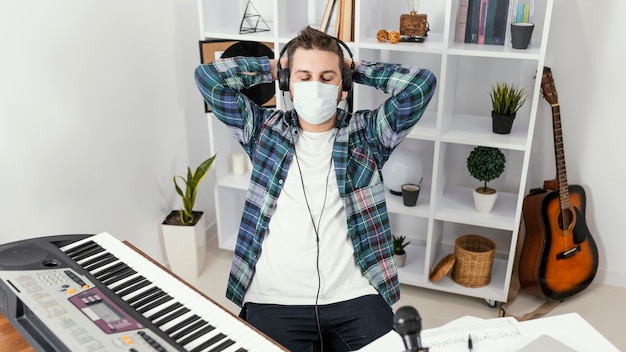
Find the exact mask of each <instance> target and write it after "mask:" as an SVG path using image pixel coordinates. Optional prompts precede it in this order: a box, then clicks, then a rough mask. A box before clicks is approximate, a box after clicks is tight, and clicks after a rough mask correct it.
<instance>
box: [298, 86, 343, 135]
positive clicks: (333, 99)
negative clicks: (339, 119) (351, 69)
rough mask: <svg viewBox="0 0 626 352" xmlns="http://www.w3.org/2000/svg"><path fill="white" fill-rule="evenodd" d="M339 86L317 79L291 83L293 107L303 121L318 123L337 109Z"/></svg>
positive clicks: (322, 121)
mask: <svg viewBox="0 0 626 352" xmlns="http://www.w3.org/2000/svg"><path fill="white" fill-rule="evenodd" d="M338 88H339V86H334V85H332V84H325V83H321V82H317V81H309V82H295V83H293V95H294V99H293V107H294V108H295V109H296V112H297V113H298V115H299V116H300V117H301V118H303V119H304V121H306V122H308V123H310V124H311V125H319V124H321V123H324V122H326V121H328V119H329V118H330V117H331V116H333V114H334V113H335V112H336V111H337V96H338V93H339V92H338V91H337V89H338Z"/></svg>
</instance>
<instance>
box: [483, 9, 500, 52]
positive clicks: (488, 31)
mask: <svg viewBox="0 0 626 352" xmlns="http://www.w3.org/2000/svg"><path fill="white" fill-rule="evenodd" d="M497 11H498V0H489V6H488V7H487V24H486V28H485V44H493V30H494V26H495V21H496V12H497Z"/></svg>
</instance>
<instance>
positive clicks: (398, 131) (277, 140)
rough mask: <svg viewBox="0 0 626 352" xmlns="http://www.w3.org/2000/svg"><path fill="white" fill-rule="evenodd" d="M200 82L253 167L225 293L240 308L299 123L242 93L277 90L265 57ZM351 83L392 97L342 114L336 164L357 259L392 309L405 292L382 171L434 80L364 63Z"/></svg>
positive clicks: (225, 65) (202, 72) (228, 65)
mask: <svg viewBox="0 0 626 352" xmlns="http://www.w3.org/2000/svg"><path fill="white" fill-rule="evenodd" d="M250 73H254V74H250ZM195 79H196V84H197V85H198V88H199V89H200V92H201V93H202V95H203V96H204V99H205V100H206V102H207V104H208V105H209V106H210V107H211V110H212V111H213V113H214V114H215V116H217V118H218V119H219V120H221V121H222V122H223V123H224V124H225V125H226V126H227V127H228V128H229V130H230V131H231V133H232V134H233V135H234V137H235V138H236V139H237V141H238V142H239V143H240V144H241V145H242V146H243V148H244V150H245V151H246V152H247V153H248V155H250V157H251V160H252V164H253V165H254V168H253V170H252V175H251V179H250V185H249V188H248V192H247V196H246V202H245V206H244V210H243V215H242V219H241V225H240V228H239V234H238V237H237V244H236V246H235V253H234V256H233V263H232V268H231V272H230V276H229V280H228V287H227V289H226V297H227V298H229V299H230V300H232V301H233V302H234V303H236V304H237V305H239V306H241V305H242V304H243V300H244V296H245V293H246V290H247V288H248V287H249V285H250V282H251V281H252V277H253V275H254V271H255V266H256V263H257V260H258V259H259V256H260V255H261V243H262V242H263V239H264V237H265V235H266V234H267V231H268V224H269V222H270V219H271V217H272V214H273V212H274V210H275V209H276V202H277V200H278V197H279V196H280V193H281V190H282V188H283V184H284V181H285V179H286V177H287V171H288V169H289V166H290V165H291V161H292V158H293V154H294V148H295V143H296V140H297V138H298V125H297V116H296V113H295V111H294V110H290V111H287V112H283V111H280V110H279V111H276V110H273V109H267V108H262V107H259V106H258V105H256V104H255V103H253V102H252V101H251V100H249V99H248V98H247V97H246V96H245V95H243V94H241V93H240V90H242V89H245V88H249V87H251V86H253V85H256V84H260V83H272V82H273V81H272V75H271V72H270V62H269V60H268V59H267V58H266V57H263V58H243V57H235V58H228V59H221V60H217V61H214V62H212V63H210V64H204V65H201V66H199V67H198V68H197V69H196V71H195ZM354 82H356V83H359V84H364V85H367V86H371V87H374V88H376V89H380V90H382V91H384V92H386V93H388V94H389V95H390V97H389V98H388V99H387V100H386V101H385V102H384V103H383V104H382V105H380V106H379V107H378V108H377V109H375V110H362V111H357V112H355V113H352V114H350V113H348V112H346V111H345V110H342V109H338V110H337V124H336V128H337V137H336V140H335V144H334V147H333V161H334V165H335V172H336V177H337V184H338V187H339V194H340V196H341V199H342V201H343V205H344V208H345V214H346V222H347V225H348V235H349V236H350V238H351V241H352V245H353V247H354V259H355V261H356V263H357V264H358V266H359V268H360V269H361V272H362V273H363V275H364V277H366V278H367V279H368V280H369V282H370V283H371V285H372V286H374V287H375V288H376V289H377V290H378V292H380V294H381V295H382V297H383V298H384V299H385V300H386V301H387V303H389V305H392V304H393V303H395V302H396V301H398V299H399V298H400V286H399V281H398V274H397V270H396V266H395V261H394V258H393V245H392V240H391V230H390V226H389V218H388V215H387V205H386V203H385V192H384V188H383V185H382V183H381V179H380V170H381V169H382V167H383V164H384V163H385V161H386V160H387V159H388V158H389V156H390V154H391V152H392V151H393V150H394V148H395V147H397V146H398V144H400V142H401V141H402V140H403V139H404V137H405V136H406V135H407V134H408V133H409V131H410V130H411V128H412V127H413V126H414V125H415V124H416V123H417V121H418V120H419V119H420V117H421V116H422V114H423V113H424V110H425V109H426V106H427V104H428V102H429V101H430V99H431V97H432V95H433V92H434V89H435V86H436V78H435V76H434V74H433V73H432V72H430V71H428V70H425V69H418V68H416V67H412V66H410V67H407V66H401V65H397V64H387V63H369V62H365V61H364V62H362V64H361V65H360V66H359V68H358V69H357V70H356V72H355V74H354Z"/></svg>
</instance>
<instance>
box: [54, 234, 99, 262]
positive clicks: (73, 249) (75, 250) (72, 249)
mask: <svg viewBox="0 0 626 352" xmlns="http://www.w3.org/2000/svg"><path fill="white" fill-rule="evenodd" d="M74 244H76V245H74ZM99 246H100V245H99V244H97V243H96V242H95V241H93V240H91V239H90V238H85V239H83V240H81V241H78V242H75V243H73V244H69V245H68V246H66V247H65V248H63V249H61V250H62V251H64V252H65V253H66V254H67V255H68V256H70V257H72V256H76V255H79V254H80V253H85V251H89V250H91V249H93V248H96V247H99Z"/></svg>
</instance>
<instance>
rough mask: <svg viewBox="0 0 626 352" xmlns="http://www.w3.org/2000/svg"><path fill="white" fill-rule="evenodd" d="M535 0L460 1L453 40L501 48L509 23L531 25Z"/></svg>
mask: <svg viewBox="0 0 626 352" xmlns="http://www.w3.org/2000/svg"><path fill="white" fill-rule="evenodd" d="M534 5H535V0H526V1H524V0H460V2H459V12H458V17H457V26H456V35H455V41H457V42H460V43H473V44H491V45H504V44H506V43H510V24H511V23H513V22H530V23H532V22H533V12H534Z"/></svg>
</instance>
